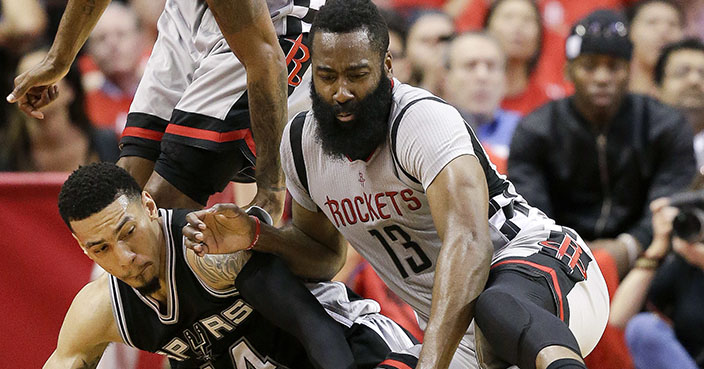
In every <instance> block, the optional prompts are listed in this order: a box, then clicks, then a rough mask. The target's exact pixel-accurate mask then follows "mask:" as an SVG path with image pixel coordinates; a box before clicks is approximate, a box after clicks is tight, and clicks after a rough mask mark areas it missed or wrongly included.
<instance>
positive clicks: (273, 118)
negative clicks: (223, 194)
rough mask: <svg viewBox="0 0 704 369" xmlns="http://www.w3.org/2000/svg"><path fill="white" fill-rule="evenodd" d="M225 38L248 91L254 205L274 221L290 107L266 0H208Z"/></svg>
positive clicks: (281, 191)
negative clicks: (253, 150) (281, 148)
mask: <svg viewBox="0 0 704 369" xmlns="http://www.w3.org/2000/svg"><path fill="white" fill-rule="evenodd" d="M207 2H208V6H209V7H210V10H211V11H212V12H213V15H214V16H215V19H216V20H217V22H218V25H219V26H220V30H221V31H222V34H223V36H225V39H226V40H227V43H228V44H229V45H230V48H231V49H232V51H233V52H234V53H235V55H236V56H237V58H238V59H239V60H240V62H242V65H244V67H245V70H246V71H247V94H248V98H249V115H250V118H251V127H252V133H253V135H254V142H255V144H256V151H257V166H256V180H257V194H256V196H255V198H254V201H253V203H252V204H251V205H258V206H260V207H262V208H264V209H265V210H266V211H268V212H269V214H271V216H272V218H273V219H274V223H276V222H278V220H279V218H280V217H281V213H282V210H283V202H284V196H285V194H286V191H285V190H286V189H285V185H284V177H283V172H282V171H281V164H280V161H279V144H280V143H281V133H282V132H283V129H284V126H285V125H286V119H287V111H288V105H287V103H288V100H287V97H288V91H287V88H288V87H287V75H288V73H287V71H286V62H285V58H284V54H283V51H282V50H281V47H280V46H279V41H278V38H277V36H276V31H275V30H274V25H273V23H272V22H271V18H270V15H269V10H268V8H267V5H266V1H264V0H238V1H232V0H207Z"/></svg>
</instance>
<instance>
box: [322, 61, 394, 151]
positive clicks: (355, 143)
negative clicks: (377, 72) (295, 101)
mask: <svg viewBox="0 0 704 369" xmlns="http://www.w3.org/2000/svg"><path fill="white" fill-rule="evenodd" d="M310 90H311V91H310V95H311V100H312V108H313V115H314V116H315V120H316V121H317V122H318V124H317V127H316V134H317V140H318V142H320V143H321V145H322V147H323V151H324V152H325V153H326V154H328V155H331V156H333V157H336V158H342V157H344V156H345V155H346V156H348V157H349V158H350V159H352V160H357V159H366V158H367V157H369V155H370V154H371V153H372V152H373V151H374V149H376V148H377V147H378V146H379V145H381V143H382V142H384V140H385V139H386V137H387V134H388V127H389V113H390V111H391V80H390V79H389V78H387V77H386V76H385V75H383V74H382V76H381V79H380V80H379V83H378V84H377V87H376V88H375V89H374V91H372V93H370V94H369V95H367V96H366V97H365V98H363V99H362V100H359V101H358V102H354V101H350V102H348V103H347V104H346V105H345V106H344V107H343V106H341V105H339V104H337V103H335V104H334V105H330V104H328V103H326V102H325V101H323V99H322V97H320V95H318V93H317V92H316V91H315V84H313V82H312V81H311V86H310ZM343 111H345V112H350V113H353V114H354V120H352V121H351V122H346V123H344V124H342V123H340V122H339V121H338V120H337V117H336V116H337V114H339V113H340V112H343Z"/></svg>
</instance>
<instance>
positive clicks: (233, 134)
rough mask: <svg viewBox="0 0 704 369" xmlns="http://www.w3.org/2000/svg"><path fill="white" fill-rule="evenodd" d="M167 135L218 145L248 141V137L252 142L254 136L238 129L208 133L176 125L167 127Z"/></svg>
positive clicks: (204, 130) (203, 130)
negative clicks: (216, 143)
mask: <svg viewBox="0 0 704 369" xmlns="http://www.w3.org/2000/svg"><path fill="white" fill-rule="evenodd" d="M166 133H170V134H172V135H177V136H184V137H191V138H197V139H200V140H206V141H212V142H218V143H223V142H230V141H237V140H247V136H248V135H249V136H250V140H251V136H252V134H251V132H250V131H249V129H238V130H234V131H229V132H215V131H208V130H206V129H200V128H193V127H186V126H178V125H175V124H169V125H168V126H167V127H166ZM247 145H249V142H248V143H247Z"/></svg>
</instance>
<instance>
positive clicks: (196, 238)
mask: <svg viewBox="0 0 704 369" xmlns="http://www.w3.org/2000/svg"><path fill="white" fill-rule="evenodd" d="M181 232H183V236H184V237H186V239H187V240H191V241H193V242H197V243H199V242H203V239H204V237H203V232H201V231H200V229H198V228H196V227H194V226H193V225H190V224H187V225H185V226H183V229H182V230H181Z"/></svg>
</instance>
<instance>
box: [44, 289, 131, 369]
mask: <svg viewBox="0 0 704 369" xmlns="http://www.w3.org/2000/svg"><path fill="white" fill-rule="evenodd" d="M109 342H122V340H121V338H120V335H119V332H118V331H117V327H116V326H115V319H114V318H113V315H112V307H111V302H110V289H109V286H108V278H107V275H104V276H102V277H100V278H98V279H97V280H95V281H93V282H91V283H89V284H87V285H86V286H85V287H83V289H81V291H80V292H78V294H77V295H76V297H75V298H74V299H73V302H72V303H71V307H70V308H69V309H68V313H66V317H65V318H64V323H63V325H62V326H61V331H60V332H59V340H58V343H57V345H56V350H54V353H52V354H51V356H50V357H49V359H48V360H47V362H46V363H45V364H44V369H74V368H75V369H79V368H81V369H82V368H95V367H96V366H97V365H98V362H99V361H100V358H101V356H102V355H103V351H105V347H107V345H108V343H109Z"/></svg>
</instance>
